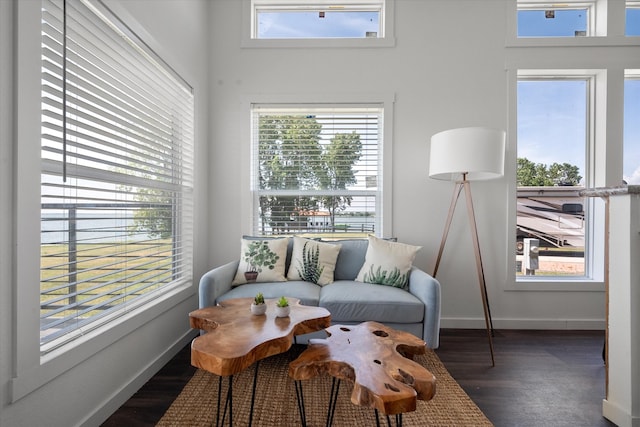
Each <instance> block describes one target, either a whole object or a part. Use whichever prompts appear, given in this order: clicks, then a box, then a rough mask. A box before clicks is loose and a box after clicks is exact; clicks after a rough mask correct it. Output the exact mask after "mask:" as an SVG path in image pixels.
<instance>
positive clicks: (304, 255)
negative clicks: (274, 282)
mask: <svg viewBox="0 0 640 427" xmlns="http://www.w3.org/2000/svg"><path fill="white" fill-rule="evenodd" d="M341 246H342V245H340V244H333V245H331V244H328V243H323V242H319V241H316V240H311V239H304V238H302V237H294V238H293V254H292V256H291V265H290V266H289V273H288V274H287V279H289V280H305V281H307V282H311V283H316V284H318V285H326V284H329V283H331V282H333V271H334V269H335V267H336V260H337V259H338V253H340V247H341Z"/></svg>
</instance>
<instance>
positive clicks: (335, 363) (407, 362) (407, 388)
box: [289, 322, 436, 426]
mask: <svg viewBox="0 0 640 427" xmlns="http://www.w3.org/2000/svg"><path fill="white" fill-rule="evenodd" d="M326 331H327V334H329V337H328V338H327V339H313V340H310V345H309V347H308V348H307V349H306V350H305V351H304V352H302V354H301V355H300V356H299V357H298V358H297V359H296V360H294V361H293V362H291V363H290V364H289V376H290V377H291V378H293V379H294V380H296V381H295V383H296V396H297V398H298V407H299V409H300V420H301V422H302V425H303V426H305V425H306V415H305V413H304V397H303V394H302V383H301V382H300V381H301V380H306V379H309V378H313V377H315V376H317V375H318V374H320V373H322V372H325V373H327V374H329V375H331V376H333V377H334V379H333V385H332V387H331V395H330V397H329V410H328V412H327V423H326V425H327V426H330V425H331V424H332V422H333V414H334V411H335V405H336V400H337V397H338V390H339V387H340V380H342V379H348V380H350V381H351V382H353V392H352V393H351V402H352V403H354V404H355V405H360V406H364V407H369V408H373V409H374V410H375V413H376V423H377V425H378V426H379V425H380V421H379V419H378V411H380V412H382V413H383V414H384V415H386V416H387V423H388V424H390V419H389V416H390V415H395V416H396V425H398V426H401V425H402V414H403V413H404V412H410V411H415V410H416V403H417V400H418V399H420V400H430V399H431V398H432V397H433V396H434V394H435V390H436V379H435V377H434V376H433V374H431V372H429V371H428V370H427V369H425V368H424V367H423V366H422V365H420V364H418V363H416V362H414V361H413V360H411V359H412V358H413V356H414V355H416V354H424V353H425V351H426V344H425V342H424V341H422V340H421V339H419V338H417V337H416V336H414V335H412V334H410V333H408V332H402V331H397V330H395V329H392V328H389V327H387V326H385V325H383V324H381V323H377V322H365V323H361V324H360V325H355V326H344V325H334V326H332V327H330V328H328V329H326ZM336 380H337V382H336Z"/></svg>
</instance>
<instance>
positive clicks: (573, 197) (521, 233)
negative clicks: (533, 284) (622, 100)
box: [516, 74, 592, 277]
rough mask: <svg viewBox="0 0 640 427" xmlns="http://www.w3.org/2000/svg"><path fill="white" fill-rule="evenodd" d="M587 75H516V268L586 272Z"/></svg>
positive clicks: (539, 272)
mask: <svg viewBox="0 0 640 427" xmlns="http://www.w3.org/2000/svg"><path fill="white" fill-rule="evenodd" d="M591 86H592V85H591V79H590V78H588V77H582V76H575V77H572V76H531V77H529V76H526V75H523V74H521V75H519V78H518V89H517V90H518V92H517V127H518V133H517V137H518V147H517V167H516V168H517V172H516V175H517V220H516V228H517V231H516V239H517V242H516V251H517V255H516V260H517V274H518V275H524V276H534V275H544V276H562V277H571V276H574V277H575V276H577V277H583V276H586V275H588V273H589V272H588V270H587V267H588V263H587V262H586V260H588V259H589V257H588V251H587V250H586V249H587V248H588V246H587V245H585V237H587V236H585V230H587V229H589V227H587V226H586V224H585V221H586V220H587V218H588V212H589V209H588V207H587V200H586V199H585V198H583V197H580V196H579V195H578V190H580V189H582V188H583V187H584V186H585V184H586V183H588V182H589V178H588V177H589V171H588V170H587V169H586V167H587V164H588V163H587V153H588V152H589V147H590V144H589V141H590V136H589V135H590V131H589V129H590V119H589V112H590V111H591V108H590V91H591Z"/></svg>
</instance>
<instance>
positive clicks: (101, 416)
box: [80, 329, 197, 427]
mask: <svg viewBox="0 0 640 427" xmlns="http://www.w3.org/2000/svg"><path fill="white" fill-rule="evenodd" d="M196 336H197V333H196V331H195V330H193V329H189V330H188V331H187V332H185V333H184V334H183V335H182V336H181V337H180V338H178V339H177V340H176V341H175V342H174V343H173V344H172V345H171V346H170V347H169V348H167V350H166V351H165V352H163V353H162V354H159V355H158V356H157V357H156V358H155V359H153V360H151V361H150V362H149V363H148V364H147V365H146V366H145V367H144V368H143V369H142V370H141V371H140V373H139V374H138V375H137V376H136V377H134V378H131V381H129V382H128V383H126V384H123V386H122V387H121V388H120V389H119V390H117V391H115V392H114V393H113V394H112V395H111V397H110V398H109V399H107V400H106V401H105V404H104V405H102V406H101V407H99V408H96V409H95V410H94V411H93V412H91V413H89V414H87V417H86V418H85V419H84V421H83V422H82V423H81V424H80V425H81V426H87V427H88V426H97V425H100V424H102V423H103V422H104V421H105V420H106V419H107V418H109V416H111V414H113V413H114V412H115V411H116V410H117V409H118V408H120V406H122V405H123V404H124V403H125V402H126V401H127V400H129V399H130V398H131V396H133V395H134V394H135V393H136V392H137V391H138V390H139V389H140V388H141V387H142V386H143V385H145V384H146V383H147V381H149V380H150V379H151V378H152V377H153V376H154V375H155V374H156V373H157V372H158V371H159V370H160V369H161V368H162V367H163V366H164V365H166V364H167V363H168V362H169V361H170V360H171V359H173V357H174V356H175V355H176V354H177V353H178V352H179V351H180V350H182V349H183V348H184V347H185V346H186V345H187V344H188V343H190V342H191V340H193V339H194V338H195V337H196Z"/></svg>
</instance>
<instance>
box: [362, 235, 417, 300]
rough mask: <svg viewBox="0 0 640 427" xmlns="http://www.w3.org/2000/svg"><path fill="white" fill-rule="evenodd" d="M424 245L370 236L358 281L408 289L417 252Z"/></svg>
mask: <svg viewBox="0 0 640 427" xmlns="http://www.w3.org/2000/svg"><path fill="white" fill-rule="evenodd" d="M420 249H422V246H412V245H407V244H405V243H396V242H391V241H389V240H384V239H378V238H377V237H374V236H369V246H368V247H367V254H366V255H365V259H364V264H363V265H362V268H361V269H360V272H359V273H358V277H356V281H358V282H364V283H375V284H378V285H387V286H393V287H396V288H402V289H406V288H407V285H408V284H409V273H410V270H411V266H412V265H413V260H414V259H415V257H416V253H417V252H418V251H419V250H420Z"/></svg>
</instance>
